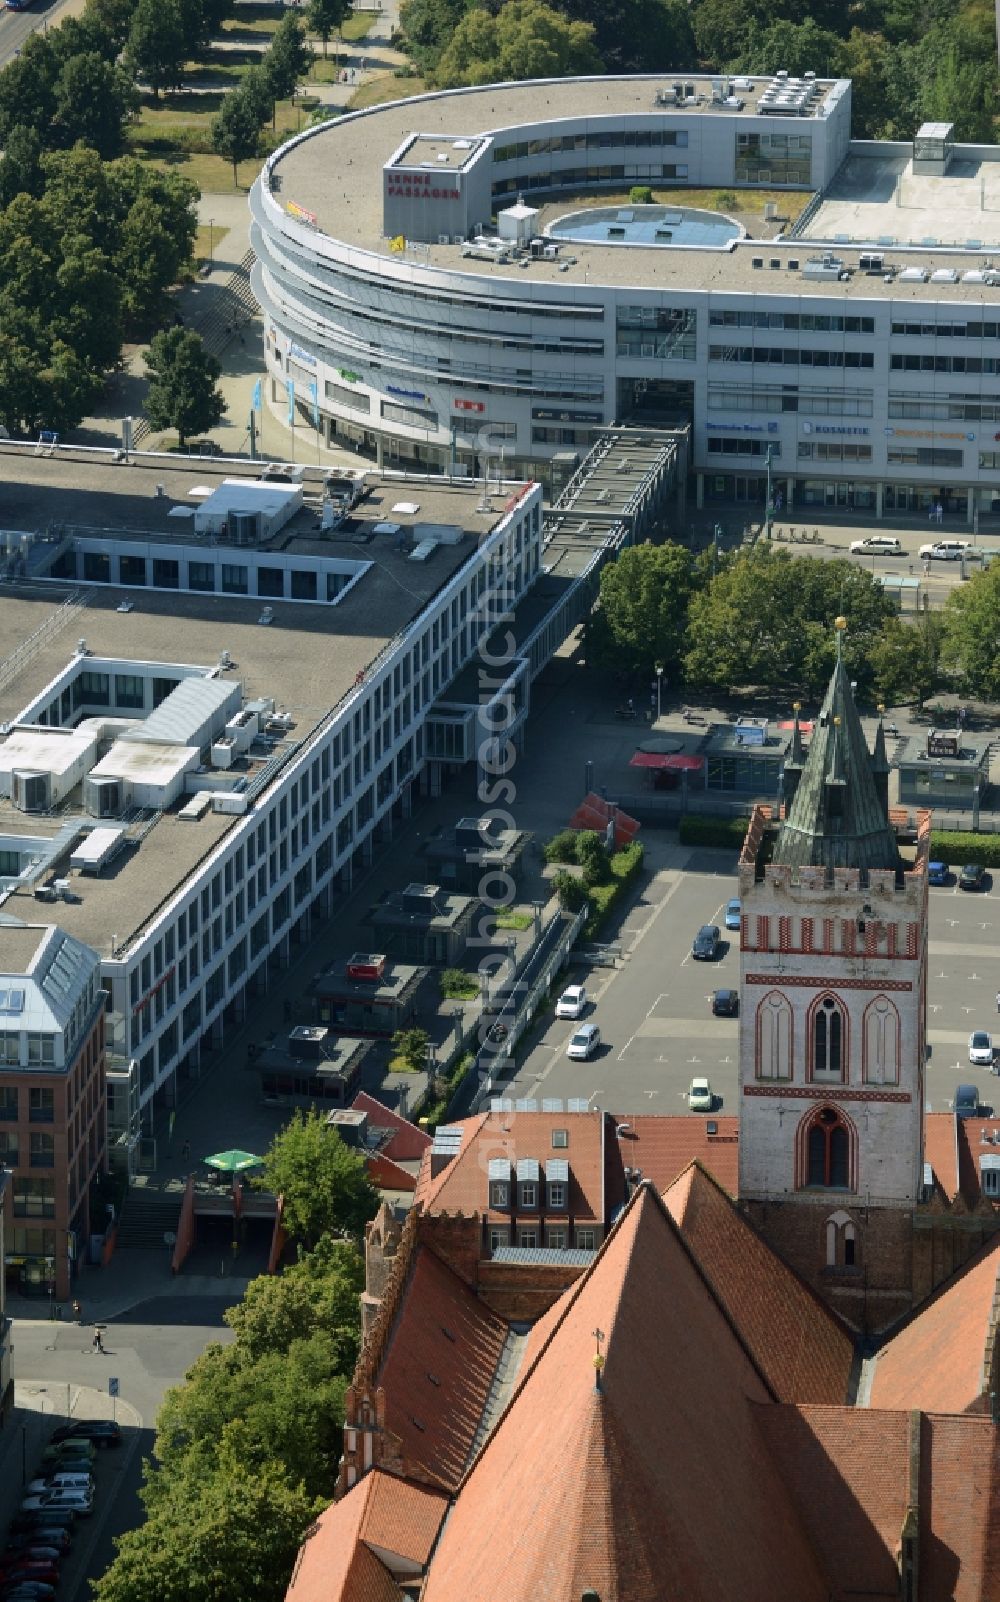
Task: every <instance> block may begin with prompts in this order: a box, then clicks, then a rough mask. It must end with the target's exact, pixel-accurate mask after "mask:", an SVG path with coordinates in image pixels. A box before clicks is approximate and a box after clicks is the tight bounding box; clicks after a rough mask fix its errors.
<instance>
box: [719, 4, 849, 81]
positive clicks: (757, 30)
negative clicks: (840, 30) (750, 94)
mask: <svg viewBox="0 0 1000 1602" xmlns="http://www.w3.org/2000/svg"><path fill="white" fill-rule="evenodd" d="M842 51H843V40H841V39H840V38H839V37H838V35H837V34H835V33H833V32H831V31H830V30H829V29H827V28H820V27H818V26H817V24H816V23H815V22H814V20H813V18H812V17H807V18H806V20H805V21H804V22H789V20H788V19H787V18H785V17H782V18H779V19H778V20H777V21H774V22H770V23H767V24H766V25H764V26H762V25H761V24H760V23H759V22H758V21H757V20H756V19H754V21H753V22H752V23H751V25H750V28H749V30H748V34H747V43H746V46H745V49H744V51H743V53H742V55H741V58H740V66H741V68H742V70H743V71H744V72H753V73H774V72H777V71H778V69H779V68H784V69H785V70H786V71H787V72H790V73H791V74H792V75H793V77H801V75H802V74H803V73H805V72H816V73H818V74H819V76H820V77H821V78H827V77H830V76H833V77H836V76H837V74H838V72H839V68H840V63H841V59H842Z"/></svg>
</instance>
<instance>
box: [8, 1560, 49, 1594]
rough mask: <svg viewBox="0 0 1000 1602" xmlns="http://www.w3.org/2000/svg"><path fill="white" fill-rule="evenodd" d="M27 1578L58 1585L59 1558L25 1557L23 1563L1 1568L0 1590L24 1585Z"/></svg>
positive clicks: (45, 1583) (44, 1583)
mask: <svg viewBox="0 0 1000 1602" xmlns="http://www.w3.org/2000/svg"><path fill="white" fill-rule="evenodd" d="M26 1580H33V1581H36V1582H38V1583H40V1584H42V1585H58V1584H59V1559H58V1558H44V1559H42V1558H25V1560H24V1561H23V1562H22V1563H12V1564H11V1566H10V1568H9V1569H4V1568H0V1592H3V1591H6V1590H8V1589H9V1588H11V1587H12V1586H14V1585H23V1584H24V1582H25V1581H26Z"/></svg>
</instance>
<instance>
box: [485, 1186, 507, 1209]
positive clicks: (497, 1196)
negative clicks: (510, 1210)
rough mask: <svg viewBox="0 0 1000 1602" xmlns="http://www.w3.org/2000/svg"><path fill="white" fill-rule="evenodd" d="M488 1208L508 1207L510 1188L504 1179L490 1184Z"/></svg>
mask: <svg viewBox="0 0 1000 1602" xmlns="http://www.w3.org/2000/svg"><path fill="white" fill-rule="evenodd" d="M490 1206H491V1207H509V1206H510V1186H509V1185H508V1184H507V1181H506V1180H505V1179H494V1180H493V1181H492V1182H491V1184H490Z"/></svg>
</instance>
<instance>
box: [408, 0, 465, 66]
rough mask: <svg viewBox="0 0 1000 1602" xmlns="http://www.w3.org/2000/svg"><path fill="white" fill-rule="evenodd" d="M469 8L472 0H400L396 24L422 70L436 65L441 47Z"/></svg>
mask: <svg viewBox="0 0 1000 1602" xmlns="http://www.w3.org/2000/svg"><path fill="white" fill-rule="evenodd" d="M471 8H472V0H402V5H401V6H400V8H399V25H400V28H401V29H402V32H403V35H404V37H405V40H406V48H407V50H408V51H409V53H410V55H411V56H412V57H413V59H414V61H416V62H417V64H418V66H419V67H420V70H421V71H422V72H424V73H427V72H430V71H432V70H433V68H434V67H436V66H437V63H438V60H439V59H440V56H441V52H442V50H443V49H444V47H445V45H446V44H447V43H448V40H449V39H450V38H451V36H452V34H453V33H454V31H455V29H456V28H457V27H458V24H459V23H460V22H461V20H462V18H463V17H464V16H465V14H466V12H468V11H469V10H471Z"/></svg>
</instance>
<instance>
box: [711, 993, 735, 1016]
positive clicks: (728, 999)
mask: <svg viewBox="0 0 1000 1602" xmlns="http://www.w3.org/2000/svg"><path fill="white" fill-rule="evenodd" d="M712 1011H713V1012H714V1013H715V1016H716V1017H717V1018H736V1017H738V1016H739V1011H740V993H739V991H738V990H717V991H716V992H715V994H714V996H713V997H712Z"/></svg>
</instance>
